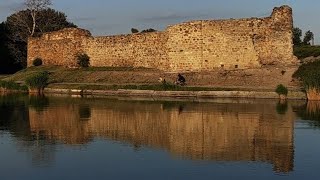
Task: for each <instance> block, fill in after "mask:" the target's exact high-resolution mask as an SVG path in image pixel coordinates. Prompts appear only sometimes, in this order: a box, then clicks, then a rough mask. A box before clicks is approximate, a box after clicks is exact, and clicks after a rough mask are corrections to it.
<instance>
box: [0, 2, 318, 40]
mask: <svg viewBox="0 0 320 180" xmlns="http://www.w3.org/2000/svg"><path fill="white" fill-rule="evenodd" d="M22 2H23V0H0V22H2V21H5V20H6V17H7V16H9V15H10V14H12V13H14V12H15V11H18V10H21V9H22V8H23V6H22V4H23V3H22ZM52 2H53V5H52V6H51V8H54V9H57V10H59V11H62V12H64V13H66V15H67V16H68V19H69V20H70V21H71V22H73V23H75V24H76V25H78V26H79V27H80V28H84V29H88V30H90V31H91V33H92V34H93V35H96V36H99V35H114V34H127V33H131V31H130V30H131V28H132V27H134V28H137V29H139V30H142V29H147V28H154V29H157V30H164V29H165V28H166V26H167V25H170V24H176V23H180V22H184V21H189V20H200V19H229V18H248V17H266V16H270V14H271V12H272V9H273V8H274V7H276V6H281V5H284V4H287V5H289V6H291V7H292V8H293V10H294V24H295V26H297V27H300V28H301V29H302V30H304V32H305V31H306V30H311V31H312V32H314V34H315V39H316V44H320V23H319V21H318V18H319V17H320V11H319V9H318V8H319V7H320V1H319V0H160V1H154V0H90V1H88V0H52Z"/></svg>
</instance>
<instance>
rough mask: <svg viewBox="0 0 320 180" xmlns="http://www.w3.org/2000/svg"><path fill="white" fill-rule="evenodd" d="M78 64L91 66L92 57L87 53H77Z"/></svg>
mask: <svg viewBox="0 0 320 180" xmlns="http://www.w3.org/2000/svg"><path fill="white" fill-rule="evenodd" d="M77 64H78V65H79V66H80V67H82V68H87V67H89V66H90V57H89V56H88V55H87V54H85V53H81V54H77Z"/></svg>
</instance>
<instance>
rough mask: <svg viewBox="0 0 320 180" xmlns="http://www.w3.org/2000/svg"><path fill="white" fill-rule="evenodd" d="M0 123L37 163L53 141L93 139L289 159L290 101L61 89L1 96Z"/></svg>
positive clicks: (191, 153) (219, 156)
mask: <svg viewBox="0 0 320 180" xmlns="http://www.w3.org/2000/svg"><path fill="white" fill-rule="evenodd" d="M0 105H1V108H0V113H1V114H2V113H4V112H6V113H4V114H6V115H5V116H3V117H0V127H1V131H7V132H9V133H11V134H14V137H15V138H17V139H18V141H17V142H20V146H23V147H24V148H25V149H26V151H30V153H32V157H33V160H34V162H35V163H36V164H50V163H52V162H53V161H54V159H55V151H56V146H57V145H58V144H64V145H71V146H73V145H77V146H79V145H89V142H91V141H93V139H95V138H98V139H104V140H106V141H110V140H112V141H118V142H121V143H126V144H129V145H131V146H132V148H133V149H134V150H136V151H138V150H139V149H140V148H141V147H149V148H153V149H163V150H166V151H167V152H169V153H170V154H172V155H173V157H175V158H183V159H189V160H207V161H217V162H219V161H222V162H247V161H256V162H266V163H270V164H273V166H274V171H275V172H290V171H292V170H293V167H294V150H293V147H294V139H293V131H294V123H293V122H294V117H295V116H294V113H293V111H292V108H291V105H290V104H289V103H288V102H285V103H283V102H281V103H277V102H276V101H248V100H246V101H225V100H223V101H218V100H217V101H215V102H202V103H199V102H167V101H164V102H155V101H118V100H110V99H86V98H59V97H50V98H48V97H32V96H31V97H28V96H21V97H10V96H3V97H0Z"/></svg>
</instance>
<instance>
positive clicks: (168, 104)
mask: <svg viewBox="0 0 320 180" xmlns="http://www.w3.org/2000/svg"><path fill="white" fill-rule="evenodd" d="M185 106H186V102H178V101H165V102H163V103H162V109H163V110H169V111H170V110H177V111H178V113H179V114H181V113H182V112H183V110H184V108H185Z"/></svg>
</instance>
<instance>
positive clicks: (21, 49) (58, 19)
mask: <svg viewBox="0 0 320 180" xmlns="http://www.w3.org/2000/svg"><path fill="white" fill-rule="evenodd" d="M30 14H31V13H30V10H23V11H19V12H17V13H14V14H12V15H11V16H9V17H8V18H7V21H6V22H5V23H4V26H5V29H6V32H5V36H6V44H7V48H8V52H9V55H10V57H11V59H10V61H12V62H13V63H14V64H20V66H21V67H26V65H27V41H28V37H29V36H30V35H31V32H32V27H33V19H32V17H31V15H30ZM36 17H37V19H36V20H37V24H36V27H35V29H34V36H40V35H41V34H42V33H45V32H51V31H57V30H60V29H63V28H67V27H77V26H76V25H74V24H73V23H71V22H69V21H68V20H67V16H66V15H65V14H64V13H62V12H59V11H56V10H54V9H50V8H48V9H43V10H40V11H38V12H37V16H36Z"/></svg>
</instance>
